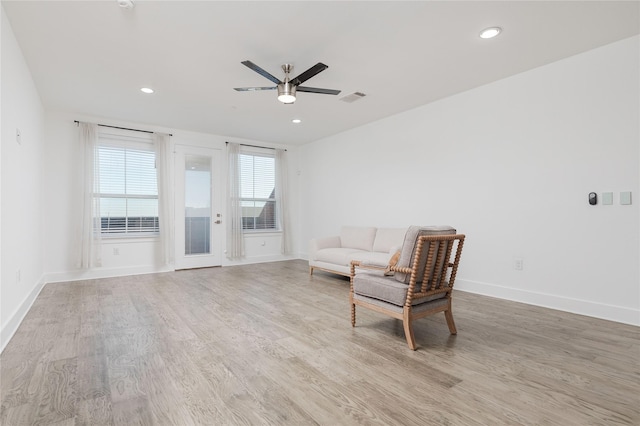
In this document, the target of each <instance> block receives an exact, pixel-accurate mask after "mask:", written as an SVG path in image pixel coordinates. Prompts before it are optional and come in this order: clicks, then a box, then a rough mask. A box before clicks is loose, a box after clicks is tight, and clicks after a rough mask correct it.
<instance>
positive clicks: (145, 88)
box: [140, 87, 153, 93]
mask: <svg viewBox="0 0 640 426" xmlns="http://www.w3.org/2000/svg"><path fill="white" fill-rule="evenodd" d="M140 91H141V92H144V93H153V89H150V88H148V87H143V88H142V89H140Z"/></svg>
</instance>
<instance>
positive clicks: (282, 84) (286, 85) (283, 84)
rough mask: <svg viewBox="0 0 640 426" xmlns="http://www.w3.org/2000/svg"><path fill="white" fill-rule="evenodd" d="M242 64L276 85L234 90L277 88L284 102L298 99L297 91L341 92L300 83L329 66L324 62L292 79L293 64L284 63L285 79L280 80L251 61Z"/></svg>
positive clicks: (334, 93) (288, 102)
mask: <svg viewBox="0 0 640 426" xmlns="http://www.w3.org/2000/svg"><path fill="white" fill-rule="evenodd" d="M242 65H244V66H246V67H247V68H251V69H252V70H253V71H255V72H257V73H258V74H260V75H261V76H263V77H264V78H266V79H267V80H271V81H272V82H273V83H275V84H276V85H275V86H272V87H235V88H234V90H237V91H238V92H255V91H259V90H274V89H277V90H278V100H279V101H280V102H282V103H284V104H292V103H294V102H295V101H296V92H308V93H319V94H323V95H337V94H338V93H340V90H335V89H320V88H317V87H306V86H300V84H302V83H304V82H305V81H307V80H309V79H310V78H311V77H313V76H315V75H316V74H318V73H320V72H322V71H324V70H326V69H327V68H329V67H328V66H327V65H325V64H323V63H322V62H318V63H317V64H315V65H314V66H312V67H311V68H309V69H308V70H306V71H305V72H303V73H302V74H300V75H299V76H297V77H295V78H291V79H290V78H289V73H290V72H291V71H292V70H293V65H291V64H284V65H283V66H282V70H283V71H284V81H280V79H278V78H277V77H274V76H273V75H271V74H269V73H268V72H267V71H265V70H264V69H262V68H260V67H259V66H257V65H256V64H254V63H253V62H251V61H243V62H242Z"/></svg>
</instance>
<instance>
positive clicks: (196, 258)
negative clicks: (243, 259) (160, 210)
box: [175, 145, 222, 269]
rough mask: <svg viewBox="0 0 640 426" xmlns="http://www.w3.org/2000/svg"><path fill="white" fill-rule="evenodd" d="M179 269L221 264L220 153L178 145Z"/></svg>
mask: <svg viewBox="0 0 640 426" xmlns="http://www.w3.org/2000/svg"><path fill="white" fill-rule="evenodd" d="M175 162H176V163H175V172H176V179H175V185H176V191H175V198H176V199H175V203H176V204H175V205H176V210H175V219H176V231H175V238H176V248H175V256H176V269H190V268H206V267H210V266H220V265H221V260H222V256H221V247H222V244H221V241H220V239H221V235H222V232H221V229H222V228H221V226H222V216H221V212H220V200H221V199H220V194H221V188H220V167H219V163H220V151H219V150H216V149H211V148H199V147H191V146H183V145H176V156H175Z"/></svg>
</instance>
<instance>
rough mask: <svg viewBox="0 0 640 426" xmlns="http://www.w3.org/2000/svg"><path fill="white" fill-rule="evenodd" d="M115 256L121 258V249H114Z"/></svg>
mask: <svg viewBox="0 0 640 426" xmlns="http://www.w3.org/2000/svg"><path fill="white" fill-rule="evenodd" d="M113 255H114V256H120V249H119V248H117V247H116V248H114V249H113Z"/></svg>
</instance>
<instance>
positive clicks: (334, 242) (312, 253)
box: [309, 235, 341, 260]
mask: <svg viewBox="0 0 640 426" xmlns="http://www.w3.org/2000/svg"><path fill="white" fill-rule="evenodd" d="M340 247H341V243H340V237H339V236H337V235H336V236H332V237H324V238H312V239H311V240H309V259H312V260H316V253H317V252H318V250H322V249H326V248H340Z"/></svg>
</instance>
